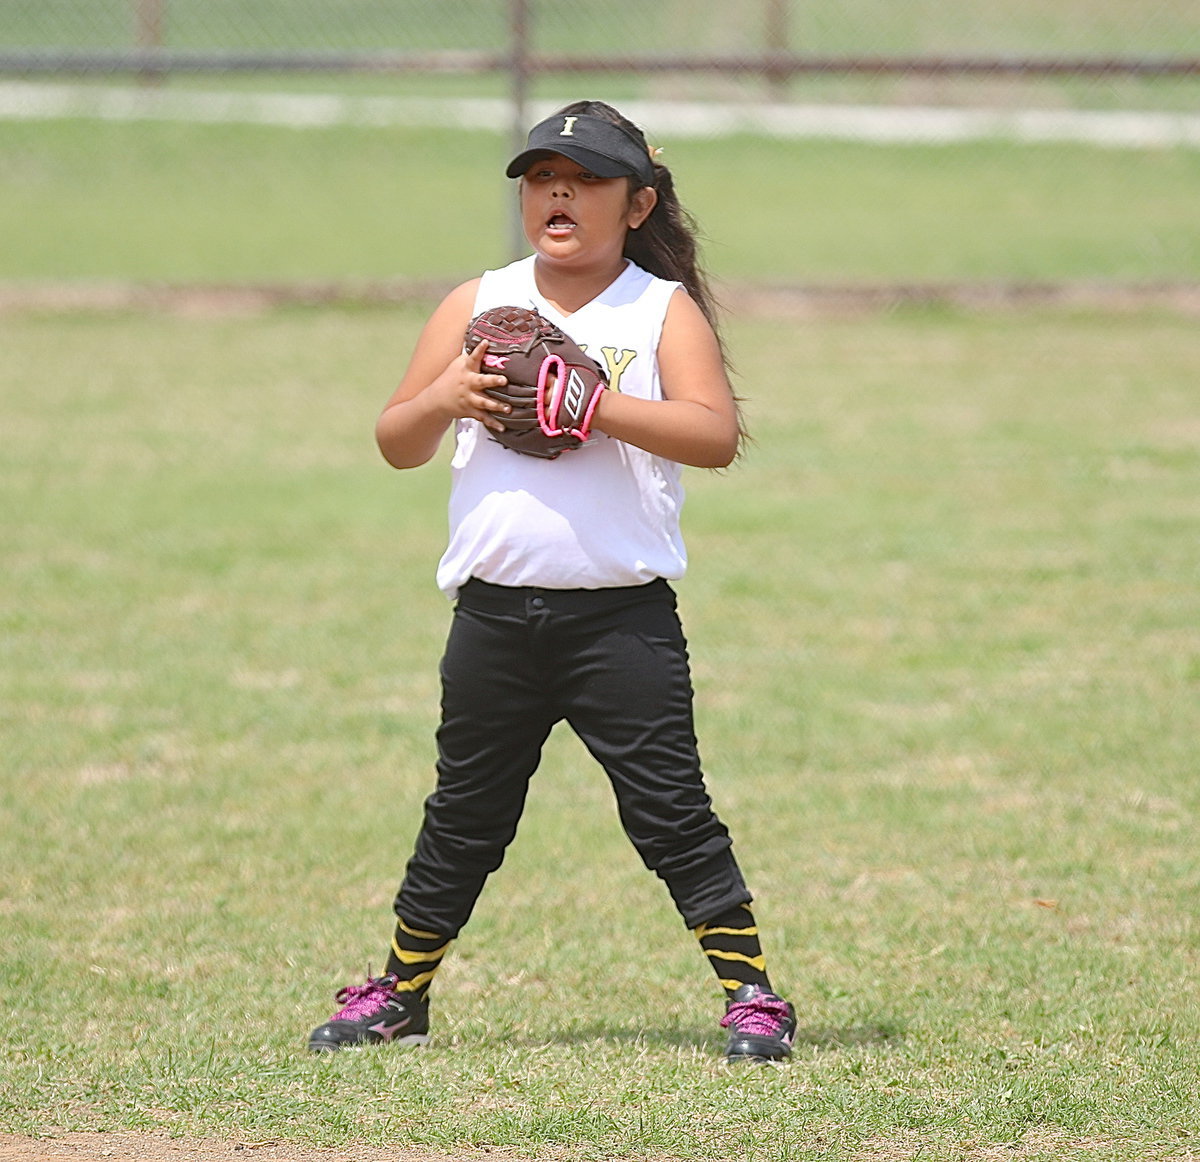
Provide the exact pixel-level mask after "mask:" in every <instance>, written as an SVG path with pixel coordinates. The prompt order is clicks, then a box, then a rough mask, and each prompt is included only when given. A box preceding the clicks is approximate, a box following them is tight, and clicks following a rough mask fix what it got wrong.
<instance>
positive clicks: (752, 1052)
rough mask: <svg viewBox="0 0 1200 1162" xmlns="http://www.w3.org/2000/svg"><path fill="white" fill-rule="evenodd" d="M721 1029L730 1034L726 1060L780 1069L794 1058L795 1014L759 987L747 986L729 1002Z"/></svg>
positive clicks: (791, 1009) (782, 1002)
mask: <svg viewBox="0 0 1200 1162" xmlns="http://www.w3.org/2000/svg"><path fill="white" fill-rule="evenodd" d="M721 1028H723V1029H728V1030H729V1046H728V1048H727V1049H726V1050H725V1060H726V1061H729V1062H739V1061H745V1062H749V1063H751V1064H759V1065H777V1064H778V1063H779V1062H781V1061H786V1060H787V1059H788V1058H789V1057H790V1056H791V1055H792V1040H793V1039H794V1038H795V1036H796V1010H795V1009H793V1008H792V1006H791V1005H789V1004H788V1003H787V1001H785V1000H784V999H783V997H777V996H776V995H775V994H774V993H769V992H767V991H766V989H763V988H760V987H759V986H758V985H756V984H744V985H742V987H741V988H740V989H738V990H737V992H735V993H734V994H733V999H732V1000H730V1001H729V1002H728V1004H727V1005H726V1009H725V1016H724V1017H723V1018H722V1020H721Z"/></svg>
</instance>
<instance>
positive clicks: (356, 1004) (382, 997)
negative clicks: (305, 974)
mask: <svg viewBox="0 0 1200 1162" xmlns="http://www.w3.org/2000/svg"><path fill="white" fill-rule="evenodd" d="M393 984H394V978H393V977H390V976H381V977H377V978H375V979H373V980H369V981H367V983H366V984H354V985H348V986H347V987H346V988H344V989H341V990H339V992H338V994H337V997H336V1000H337V1001H338V1002H339V1003H340V1004H341V1005H342V1006H343V1007H342V1008H341V1009H339V1010H338V1011H337V1012H336V1013H335V1014H334V1015H333V1017H332V1019H333V1020H334V1021H357V1020H359V1019H361V1018H362V1017H373V1016H374V1015H375V1014H376V1013H377V1012H379V1010H380V1009H381V1008H383V1006H384V1004H385V1003H386V1002H387V1000H388V999H389V998H390V997H391V996H393V995H394V994H393V989H392V985H393Z"/></svg>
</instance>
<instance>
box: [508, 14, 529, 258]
mask: <svg viewBox="0 0 1200 1162" xmlns="http://www.w3.org/2000/svg"><path fill="white" fill-rule="evenodd" d="M509 22H510V27H509V34H510V55H511V61H510V65H509V68H510V76H509V82H510V85H511V89H510V91H511V94H512V96H511V102H512V110H511V112H512V124H511V129H510V138H511V145H512V149H511V150H510V155H511V156H513V157H516V155H517V154H518V153H520V152H521V147H522V146H523V145H524V144H525V127H526V124H527V121H528V116H529V0H510V4H509ZM508 213H509V254H510V256H511V257H512V258H513V259H514V260H515V259H517V258H520V257H521V255H522V254H524V252H525V231H524V230H523V229H522V228H521V206H520V203H519V202H518V201H516V200H515V199H513V200H511V201H510V202H509V212H508Z"/></svg>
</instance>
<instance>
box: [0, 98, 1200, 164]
mask: <svg viewBox="0 0 1200 1162" xmlns="http://www.w3.org/2000/svg"><path fill="white" fill-rule="evenodd" d="M560 103H561V102H537V103H535V104H534V105H533V106H532V108H531V115H532V116H533V117H538V116H544V115H546V114H548V113H549V112H551V111H552V110H553V109H554V108H555V107H557V105H558V104H560ZM622 108H623V110H624V111H625V112H626V113H628V114H629V115H630V116H631V117H632V118H633V119H634V120H635V121H638V122H639V123H640V124H642V125H645V126H647V127H649V128H650V130H651V135H652V136H661V137H662V138H664V139H668V138H670V137H719V136H726V135H730V134H736V133H746V134H759V135H764V136H769V137H779V138H789V137H790V138H826V139H831V140H842V141H861V142H871V143H876V144H918V145H920V144H930V145H933V144H955V143H960V142H968V141H987V140H1009V141H1016V142H1028V143H1037V142H1077V143H1081V144H1086V145H1095V146H1103V147H1108V148H1124V149H1146V148H1171V147H1186V148H1200V116H1197V115H1195V114H1189V113H1168V112H1137V111H1132V110H1116V111H1108V112H1100V111H1082V110H1053V109H982V108H966V109H964V108H938V107H932V106H903V107H894V108H893V107H886V106H870V105H787V104H766V103H746V104H741V103H713V104H710V103H702V102H695V101H655V102H643V101H630V102H624V103H623V104H622ZM0 118H3V119H9V120H50V119H61V118H90V119H97V120H105V121H191V122H199V123H209V124H245V125H277V126H284V127H287V128H293V129H306V128H326V127H331V126H357V127H367V128H371V127H374V128H397V127H399V128H403V127H409V128H458V129H479V128H492V129H495V128H502V127H505V126H507V125H508V124H509V123H510V121H511V118H512V107H511V105H510V103H509V102H508V101H506V100H504V99H501V98H431V97H379V96H376V97H354V96H340V95H337V94H312V93H249V92H233V91H223V92H222V91H208V90H198V89H179V88H171V89H150V88H139V87H137V86H132V85H130V86H113V85H103V86H93V85H61V84H35V83H27V82H8V83H0ZM656 131H657V132H656Z"/></svg>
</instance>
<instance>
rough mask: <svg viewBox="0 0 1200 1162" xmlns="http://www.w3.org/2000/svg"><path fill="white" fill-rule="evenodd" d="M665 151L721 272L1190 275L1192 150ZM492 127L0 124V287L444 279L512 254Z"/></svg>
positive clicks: (766, 147)
mask: <svg viewBox="0 0 1200 1162" xmlns="http://www.w3.org/2000/svg"><path fill="white" fill-rule="evenodd" d="M650 128H651V133H652V137H653V139H654V140H656V141H661V142H662V143H663V144H665V146H666V149H667V153H666V154H665V156H666V157H667V158H668V159H669V163H670V165H671V166H672V168H673V169H674V170H675V173H676V176H677V179H678V182H679V186H680V190H681V192H682V196H683V198H684V201H685V204H686V205H687V206H688V207H689V209H691V210H692V211H693V212H694V213H695V214H696V216H697V217H698V219H699V221H700V224H701V226H702V228H703V229H704V231H705V233H706V234H707V235H708V236H709V237H710V238H711V240H712V241H711V244H710V246H709V248H708V258H709V261H710V264H711V267H712V269H713V271H714V273H715V274H717V275H718V276H721V277H724V278H730V279H765V280H773V281H801V282H803V281H823V282H856V281H880V280H884V281H886V280H905V281H921V280H927V281H928V280H955V279H971V280H977V279H984V280H989V279H990V280H1061V279H1076V280H1133V281H1156V280H1164V279H1177V280H1192V281H1195V280H1197V279H1200V217H1198V216H1197V214H1196V213H1195V206H1196V204H1197V201H1198V200H1200V150H1187V149H1176V150H1141V151H1134V150H1109V149H1096V148H1087V147H1083V146H1071V145H1061V144H1056V145H1051V144H1047V145H1041V146H1023V147H1018V146H1013V145H1008V144H1005V143H1003V142H994V143H986V142H985V143H976V144H971V145H958V146H925V147H914V146H893V147H885V146H870V145H854V144H846V143H838V142H820V141H768V140H763V139H756V138H750V137H740V138H722V139H710V140H687V139H684V140H678V141H676V140H674V139H673V138H672V135H671V131H670V126H669V125H665V126H661V127H650ZM507 153H508V151H507V149H506V145H505V142H504V139H503V137H502V136H501V135H500V134H496V133H465V132H464V133H455V134H448V133H442V132H434V131H420V132H418V131H401V130H390V129H346V128H340V129H307V130H295V129H281V128H267V127H252V126H229V125H189V124H178V123H171V124H161V123H160V124H155V123H148V124H113V123H105V122H87V121H65V122H34V123H15V122H0V191H2V192H3V197H0V236H3V237H4V238H5V245H4V247H3V249H2V251H0V279H9V280H14V279H15V280H26V281H28V280H47V279H90V280H121V279H134V280H142V281H147V280H149V281H167V282H171V281H174V282H188V281H196V280H200V281H204V280H208V281H235V282H254V281H272V280H292V279H300V278H303V279H309V280H319V279H341V280H352V279H380V278H392V277H415V278H425V279H428V278H454V277H466V276H469V275H472V274H474V273H476V272H477V271H478V270H479V269H480V267H481V266H483V265H485V264H491V265H494V264H498V263H500V262H502V261H504V260H505V259H506V258H507V257H508V256H509V254H508V246H509V238H510V230H509V228H508V216H509V214H510V206H511V199H512V198H513V197H514V192H513V186H512V183H510V182H508V181H507V180H506V179H505V178H503V177H502V176H501V174H502V171H503V166H504V161H505V159H506V157H507Z"/></svg>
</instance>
